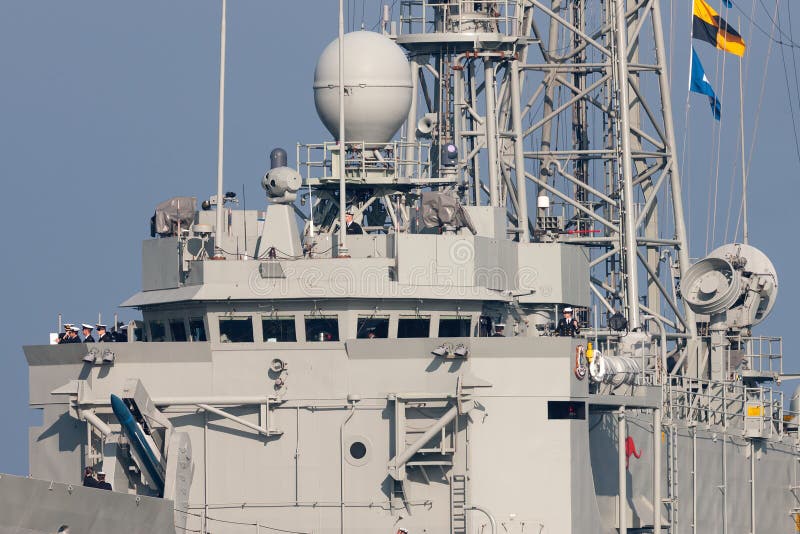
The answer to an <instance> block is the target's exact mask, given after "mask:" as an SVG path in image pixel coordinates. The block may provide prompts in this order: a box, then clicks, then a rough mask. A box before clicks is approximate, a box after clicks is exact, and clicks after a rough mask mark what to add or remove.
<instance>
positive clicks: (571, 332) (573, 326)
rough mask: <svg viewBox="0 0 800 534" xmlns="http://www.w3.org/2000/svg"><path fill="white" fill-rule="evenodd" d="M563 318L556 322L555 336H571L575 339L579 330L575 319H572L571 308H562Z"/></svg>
mask: <svg viewBox="0 0 800 534" xmlns="http://www.w3.org/2000/svg"><path fill="white" fill-rule="evenodd" d="M563 314H564V316H563V317H562V318H561V319H559V320H558V326H556V334H558V335H559V336H571V337H575V336H576V335H578V334H580V333H581V328H580V326H579V325H578V321H577V319H574V318H573V317H572V308H570V307H569V306H567V307H566V308H564V311H563Z"/></svg>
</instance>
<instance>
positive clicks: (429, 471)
mask: <svg viewBox="0 0 800 534" xmlns="http://www.w3.org/2000/svg"><path fill="white" fill-rule="evenodd" d="M401 4H402V5H401V8H400V21H399V22H400V25H399V27H396V29H397V32H396V33H395V34H393V35H390V36H389V37H390V39H387V37H386V36H376V35H370V34H368V32H364V33H363V34H359V35H357V36H355V37H352V36H351V42H355V41H353V40H352V39H354V38H355V39H366V40H370V41H374V42H380V43H383V44H384V45H386V46H388V47H389V48H391V49H392V50H393V51H394V52H397V49H396V45H395V44H393V43H392V42H391V39H394V40H395V42H396V43H397V44H399V45H400V46H402V47H403V48H404V50H405V53H406V55H407V56H408V59H409V61H408V65H407V68H408V69H410V76H409V77H408V79H410V80H411V82H412V84H413V86H414V87H413V89H412V93H411V99H410V100H411V101H410V110H409V111H408V116H407V123H406V127H405V132H404V135H403V137H402V139H400V140H398V141H391V140H389V141H387V139H386V135H388V132H389V131H390V130H391V131H394V130H396V128H395V126H396V125H394V124H388V123H387V124H377V123H376V124H375V125H374V126H375V127H376V128H375V131H378V130H380V131H384V132H387V133H386V134H385V135H383V134H382V135H381V136H380V137H381V139H359V140H354V141H352V142H351V141H349V140H348V141H347V143H346V146H345V147H344V148H345V149H344V150H342V147H341V146H340V145H338V144H336V143H331V142H323V143H318V144H315V145H298V147H297V152H296V154H297V161H296V165H297V169H298V170H297V172H300V174H301V175H302V178H303V182H302V185H303V187H302V188H300V187H298V180H297V172H295V171H294V170H292V169H289V168H288V167H286V166H281V167H279V170H280V172H279V173H278V174H275V175H272V176H273V177H274V178H276V183H275V184H271V183H270V181H269V177H270V176H271V174H267V176H266V177H265V178H264V180H265V181H264V182H262V185H263V186H264V188H265V193H266V197H267V201H268V202H269V204H268V206H267V207H266V210H238V209H231V210H230V211H226V215H227V216H226V217H222V216H221V213H220V211H221V210H220V211H217V212H214V211H205V210H204V211H199V212H197V213H196V214H195V219H194V223H193V224H192V225H189V227H188V228H184V227H183V226H181V229H180V231H177V230H176V231H175V232H173V235H165V236H161V237H159V238H157V239H153V240H148V241H145V243H144V245H143V248H142V253H143V255H142V270H143V281H142V290H141V291H140V292H139V293H137V294H136V295H133V296H132V297H131V298H129V299H128V300H127V301H126V302H124V303H123V306H128V307H131V308H136V309H138V310H140V311H141V312H142V320H141V321H140V322H136V323H132V324H131V328H130V329H129V330H131V331H132V330H133V329H140V330H141V338H139V339H134V336H133V335H130V336H129V341H128V342H127V343H125V342H119V343H106V344H97V345H91V344H63V345H57V346H31V347H25V355H26V358H27V360H28V364H29V367H30V404H31V406H33V407H34V408H37V409H41V410H42V412H43V417H42V422H43V423H42V426H41V427H35V428H31V429H30V458H31V471H30V472H31V476H32V478H31V479H19V478H15V477H5V476H3V477H0V532H14V533H21V532H51V531H53V530H54V529H55V528H57V527H58V526H59V525H60V524H69V525H70V528H71V529H73V530H72V532H76V531H77V532H90V533H91V532H109V531H114V532H173V531H174V532H209V533H214V534H218V533H262V532H276V531H277V532H290V533H297V534H300V533H309V534H310V533H319V534H328V533H330V534H333V533H342V534H343V533H361V532H364V533H367V532H370V533H373V532H398V531H399V530H400V529H405V530H406V531H407V532H408V533H409V534H417V533H421V532H429V533H448V532H449V533H450V534H477V533H482V532H486V531H487V530H488V531H490V532H492V533H493V534H494V533H495V532H499V531H500V529H502V530H503V531H504V532H507V533H509V534H522V533H530V532H534V533H537V534H546V533H550V534H553V533H559V534H560V533H569V532H571V533H575V534H578V533H581V534H584V533H600V534H607V533H613V532H619V533H625V532H639V533H642V532H669V533H671V534H678V533H681V534H682V533H692V534H696V533H706V532H721V533H725V534H727V533H751V534H756V533H777V532H791V531H792V530H793V529H794V528H795V526H796V525H795V520H796V518H797V517H798V515H797V514H798V513H800V505H799V504H798V496H797V493H796V492H797V489H798V487H800V484H799V483H798V447H800V441H798V431H797V427H798V422H799V420H798V418H800V414H797V413H795V412H793V411H791V410H787V409H786V408H785V407H784V402H783V397H782V394H781V393H780V392H778V391H775V390H773V388H772V387H771V386H772V384H773V382H774V381H775V380H776V379H778V378H780V377H781V376H782V373H783V367H782V342H781V341H780V339H779V338H764V337H759V336H757V335H754V334H753V332H752V327H753V326H754V325H755V324H757V323H758V322H760V321H761V320H763V319H764V318H765V317H766V315H767V314H768V313H769V310H770V308H771V306H772V303H773V302H774V297H775V292H774V291H773V287H772V286H770V280H773V279H775V273H774V269H772V268H770V272H768V273H767V272H762V271H763V269H760V268H757V266H758V265H759V264H761V265H767V264H768V263H769V261H768V260H766V258H765V257H762V256H763V255H761V253H760V252H758V251H757V250H756V249H753V248H752V247H742V246H739V245H736V244H732V245H727V246H725V247H722V248H721V249H719V250H718V251H715V254H717V255H718V256H719V258H716V259H715V260H714V261H707V260H704V263H703V265H706V266H710V267H708V268H705V267H704V268H703V272H702V278H703V280H700V281H699V282H698V284H696V286H697V287H695V288H694V289H693V292H692V297H691V299H689V298H688V297H687V299H686V302H684V300H682V296H681V294H680V292H679V291H678V288H679V287H680V283H681V281H682V278H683V276H684V275H685V273H686V272H687V271H688V270H689V267H690V266H689V262H688V252H687V251H688V243H687V242H686V228H685V225H684V222H683V212H682V204H681V202H682V201H681V189H680V179H679V176H678V172H677V165H676V164H675V154H676V151H675V145H674V133H673V131H672V130H673V127H672V118H671V116H670V114H671V104H670V101H669V91H668V83H667V81H668V79H667V72H666V62H665V55H664V43H663V32H662V29H661V19H660V7H659V2H658V1H657V0H656V1H655V2H643V3H633V2H625V1H624V0H615V1H614V2H611V4H610V5H605V4H604V5H602V6H600V5H599V4H598V3H590V2H585V1H584V0H575V1H574V2H571V3H569V5H568V6H567V5H566V4H565V3H562V2H561V1H560V0H554V1H553V2H548V3H547V4H545V3H543V2H541V1H539V0H532V1H530V2H525V3H520V2H515V1H500V2H471V1H466V0H451V1H444V2H437V3H428V2H401ZM596 4H597V5H596ZM625 13H628V16H624V14H625ZM384 22H385V24H384V28H385V31H386V32H389V28H390V27H391V25H390V24H389V21H388V20H386V21H384ZM590 22H591V23H590ZM595 23H597V24H599V26H597V27H592V24H595ZM593 36H594V37H593ZM545 43H546V44H545ZM618 50H625V51H626V53H624V54H619V53H618ZM358 52H359V54H365V55H366V57H367V59H368V61H365V63H364V65H370V64H375V62H379V60H380V58H379V57H375V56H371V55H370V51H369V50H366V49H364V50H359V51H358ZM561 54H563V55H561ZM401 59H402V58H401ZM400 64H401V66H402V69H405V68H406V65H405V64H404V63H403V62H402V61H401V62H400ZM364 65H360V66H364ZM328 66H330V65H328ZM402 69H400V70H402ZM392 70H393V71H396V70H397V69H392ZM371 72H372V70H371V69H365V70H364V72H362V73H360V76H362V77H364V79H363V80H355V81H354V80H348V81H347V84H348V85H349V86H350V87H349V91H348V92H347V94H346V97H347V98H351V100H350V101H349V102H347V104H348V105H349V106H350V111H349V112H348V111H347V106H344V109H345V114H346V115H347V113H350V114H351V115H352V114H355V116H350V117H349V118H350V119H354V118H359V119H361V120H363V119H364V109H356V108H353V104H354V102H355V101H354V100H353V99H355V98H358V93H359V91H360V90H361V89H370V94H373V93H375V91H371V90H372V89H376V88H377V89H378V91H377V92H380V87H381V80H379V79H373V78H372V77H371ZM394 74H396V75H397V76H396V77H397V78H398V79H399V78H402V80H406V73H405V72H399V71H397V72H394ZM646 79H651V80H652V82H653V83H647V82H646ZM640 82H641V87H645V86H647V87H658V90H656V91H654V92H653V93H652V94H642V91H641V88H640ZM401 85H402V84H401ZM417 85H418V87H417ZM335 88H336V84H333V82H332V81H330V80H328V81H327V83H326V84H324V86H320V87H318V88H317V89H319V90H320V91H322V92H330V91H331V90H333V89H335ZM405 89H406V88H403V91H405ZM337 93H338V91H337ZM404 94H405V93H404ZM362 96H363V95H362ZM369 100H370V101H371V105H372V104H374V103H375V102H374V100H375V99H374V98H373V97H371V96H370V97H369ZM377 100H378V102H379V101H380V98H378V99H377ZM626 102H627V104H626ZM394 104H397V103H394ZM401 104H402V106H401V105H399V104H398V105H397V106H395V107H397V110H390V111H392V113H388V114H387V115H391V116H392V117H391V121H389V119H387V121H388V122H392V121H397V120H400V119H398V118H397V117H401V118H402V117H403V116H405V113H406V111H405V110H406V103H405V100H403V102H401ZM423 105H424V106H425V107H426V113H422V111H423V109H422V106H423ZM620 106H621V108H620ZM328 107H330V106H328ZM333 108H336V109H333ZM333 108H331V109H327V111H326V113H325V115H326V117H327V122H326V124H327V125H328V127H329V129H331V130H332V131H333V130H336V131H338V128H335V127H336V126H341V124H334V122H333V121H334V119H333V118H332V117H333V115H334V111H338V108H337V107H336V106H333ZM590 109H591V110H592V111H593V113H589V110H590ZM398 110H399V111H398ZM535 110H541V112H539V111H535ZM395 111H396V112H395ZM401 112H402V113H401ZM537 113H539V114H537ZM596 115H600V119H599V121H600V122H599V124H600V125H601V126H602V127H597V125H594V126H593V125H591V124H590V123H589V122H588V117H590V116H596ZM381 116H382V114H380V113H378V114H376V115H375V116H374V120H375V121H376V122H381ZM419 119H421V120H419ZM559 124H569V125H571V133H572V139H571V140H570V141H569V142H567V143H566V144H565V143H564V141H563V140H562V139H561V136H559V135H558V134H559V131H558V130H557V128H556V127H557V125H559ZM371 126H373V125H370V124H366V127H365V128H364V129H363V130H364V131H369V130H371V129H372V128H371ZM534 143H535V144H534ZM531 146H533V147H534V150H528V151H525V147H531ZM593 162H595V163H597V165H596V166H595V165H593ZM590 163H592V165H590ZM340 168H343V169H344V171H340V170H339V169H340ZM273 170H275V169H273ZM276 172H277V171H276ZM342 172H343V173H344V175H342ZM278 178H280V179H281V180H282V181H281V183H278V181H277V180H278ZM290 178H291V179H290ZM529 181H530V182H531V183H529ZM528 186H535V187H534V188H532V190H533V189H535V190H536V193H537V207H536V208H535V210H533V211H532V212H531V213H528V211H529V210H528V206H527V202H526V200H525V199H526V194H527V191H526V188H527V187H528ZM306 191H307V193H306ZM342 191H343V192H344V193H342ZM428 191H433V192H436V193H437V194H438V195H446V196H448V198H447V199H445V200H447V202H442V203H441V205H442V206H445V205H450V206H454V205H460V206H461V207H462V208H463V215H464V216H461V215H462V214H460V215H459V216H457V217H456V216H447V215H452V214H447V213H442V214H440V215H441V216H437V217H438V220H439V222H435V221H434V223H431V222H430V220H427V221H424V220H423V219H424V217H423V215H424V214H423V213H422V212H421V204H420V197H421V193H422V192H428ZM298 194H299V195H306V194H307V196H301V200H302V201H304V202H305V203H304V204H301V206H296V205H292V204H291V202H292V201H293V200H294V199H295V198H296V195H298ZM231 202H232V201H231ZM303 206H306V207H305V208H304V207H303ZM345 207H346V208H347V210H348V211H349V212H350V214H351V215H352V217H353V221H355V224H356V225H359V227H360V228H362V230H363V231H364V233H362V234H358V233H352V234H347V233H345V232H343V228H342V227H343V226H344V224H345V223H342V222H340V221H341V219H342V214H343V211H344V210H343V208H345ZM659 209H661V210H662V211H663V210H666V211H667V212H668V213H671V214H672V218H673V220H674V221H673V222H672V223H670V224H669V225H668V227H665V226H663V222H662V223H661V224H662V226H659V220H661V219H664V217H660V216H659V213H658V210H659ZM306 210H307V212H306ZM428 219H430V217H429V218H428ZM467 219H468V220H469V223H467V222H466V221H467ZM667 219H668V217H667ZM298 221H300V223H301V224H300V225H298ZM443 221H446V222H443ZM430 224H433V227H431V226H430ZM300 226H302V228H300ZM353 228H355V227H353ZM351 230H352V229H351ZM344 235H346V236H347V253H346V254H344V253H343V252H344V251H343V248H344V247H341V248H340V247H339V243H340V242H341V243H342V244H343V240H342V239H341V238H342V236H344ZM717 260H719V261H717ZM764 260H766V263H765V261H764ZM748 264H749V267H748ZM715 266H717V267H719V266H721V267H719V268H717V267H715ZM770 267H771V265H770ZM715 269H716V270H715ZM637 279H638V280H639V281H638V282H637ZM734 279H735V280H736V281H737V283H736V284H733V283H731V284H730V287H728V286H727V285H726V284H725V283H723V282H725V281H726V280H727V281H731V280H734ZM775 283H776V282H775ZM687 285H688V284H687ZM726 288H727V291H728V292H727V293H726V294H725V299H722V300H724V302H726V303H727V304H726V305H725V306H723V307H722V308H719V309H717V308H714V309H713V310H712V311H713V313H712V315H703V313H706V311H708V310H705V311H704V309H694V307H696V303H697V302H699V303H700V304H701V306H702V303H703V302H707V301H708V300H713V297H714V295H715V292H717V291H720V290H721V289H726ZM687 304H688V305H687ZM693 306H694V307H693ZM568 309H572V312H573V317H576V321H577V322H578V324H579V326H581V327H582V330H581V332H580V333H576V336H575V337H573V336H571V335H569V334H570V329H571V328H573V323H572V322H571V320H566V318H568V317H569V316H568V315H567V313H566V312H568ZM745 312H746V313H745ZM709 313H711V312H709ZM560 317H564V318H565V319H564V320H563V322H562V324H561V325H560V326H557V323H558V321H559V318H560ZM640 325H642V326H640ZM130 333H131V332H129V334H130ZM558 333H561V334H567V335H560V336H559V335H555V334H558ZM111 395H116V396H118V397H119V398H121V399H123V402H124V403H125V407H126V409H128V410H129V411H130V412H131V414H132V415H133V417H134V420H135V424H136V425H138V426H137V429H138V430H140V431H141V435H142V436H144V437H143V438H142V439H143V441H144V445H145V446H138V447H134V446H133V445H132V444H131V443H130V442H129V441H128V440H129V439H131V438H129V437H127V436H130V434H127V435H126V434H124V433H123V432H122V430H121V428H120V425H119V422H118V421H117V420H116V417H115V416H114V414H113V412H112V409H111V406H110V396H111ZM133 435H136V433H134V434H133ZM137 445H141V444H137ZM142 450H149V451H152V452H153V458H152V459H150V458H148V461H152V462H151V463H153V464H156V465H157V467H158V468H160V469H162V470H163V472H164V473H165V474H166V475H165V476H166V482H165V488H164V491H163V494H161V493H160V490H159V487H158V486H157V485H154V484H152V481H150V480H148V476H149V475H148V474H147V470H146V469H145V466H144V465H143V464H144V463H146V462H145V461H144V460H143V459H142V457H141V451H142ZM136 451H139V452H136ZM87 466H90V467H95V468H98V469H102V470H103V471H105V472H106V473H107V476H108V478H109V480H110V481H111V483H112V485H113V487H114V491H113V492H102V491H99V490H94V489H87V488H83V487H80V486H78V485H79V484H80V482H81V476H82V472H83V468H84V467H87ZM51 480H54V481H58V482H54V483H51V482H49V481H51ZM111 516H113V517H114V518H115V524H114V527H113V530H112V529H111V528H110V527H109V526H108V523H107V521H108V518H109V517H111ZM119 520H121V521H122V523H123V524H122V526H120V524H119ZM126 529H127V530H126Z"/></svg>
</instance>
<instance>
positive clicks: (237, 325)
mask: <svg viewBox="0 0 800 534" xmlns="http://www.w3.org/2000/svg"><path fill="white" fill-rule="evenodd" d="M219 340H220V342H222V343H252V342H253V319H252V317H220V318H219Z"/></svg>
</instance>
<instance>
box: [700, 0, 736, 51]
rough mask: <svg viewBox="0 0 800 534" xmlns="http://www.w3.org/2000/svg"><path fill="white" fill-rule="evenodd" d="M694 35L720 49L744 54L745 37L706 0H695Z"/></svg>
mask: <svg viewBox="0 0 800 534" xmlns="http://www.w3.org/2000/svg"><path fill="white" fill-rule="evenodd" d="M692 19H693V20H692V37H694V38H695V39H700V40H701V41H705V42H707V43H711V44H712V45H714V46H716V47H717V48H719V49H720V50H725V51H726V52H730V53H731V54H736V55H737V56H743V55H744V49H745V44H744V39H742V36H741V35H739V32H737V31H736V30H735V29H733V27H732V26H731V25H730V24H728V23H727V22H726V21H725V19H723V18H722V17H720V16H719V15H718V14H717V12H716V11H714V10H713V9H712V8H711V6H710V5H708V4H707V3H706V2H705V0H694V17H692Z"/></svg>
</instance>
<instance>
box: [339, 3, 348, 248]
mask: <svg viewBox="0 0 800 534" xmlns="http://www.w3.org/2000/svg"><path fill="white" fill-rule="evenodd" d="M344 139H345V129H344V0H339V256H343V255H346V254H347V244H346V241H347V239H346V237H345V236H346V235H347V219H346V215H345V213H346V211H347V191H346V187H345V182H344V157H345V152H346V150H345V146H346V145H345V141H344Z"/></svg>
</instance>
